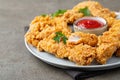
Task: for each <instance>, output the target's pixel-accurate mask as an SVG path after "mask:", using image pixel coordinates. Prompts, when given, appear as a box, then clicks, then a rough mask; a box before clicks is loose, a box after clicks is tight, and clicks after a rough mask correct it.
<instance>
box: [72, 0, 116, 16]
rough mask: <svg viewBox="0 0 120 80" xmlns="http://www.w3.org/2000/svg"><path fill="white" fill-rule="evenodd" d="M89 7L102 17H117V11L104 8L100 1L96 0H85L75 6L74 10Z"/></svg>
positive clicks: (92, 11) (94, 13) (93, 13)
mask: <svg viewBox="0 0 120 80" xmlns="http://www.w3.org/2000/svg"><path fill="white" fill-rule="evenodd" d="M85 7H88V8H89V10H90V12H91V13H92V15H93V16H100V17H105V16H107V17H116V15H115V13H114V12H112V11H110V10H109V9H107V8H104V7H103V6H102V5H101V4H100V3H98V2H96V1H83V2H81V3H79V4H78V5H76V6H75V7H73V10H75V11H79V10H80V9H81V8H85Z"/></svg>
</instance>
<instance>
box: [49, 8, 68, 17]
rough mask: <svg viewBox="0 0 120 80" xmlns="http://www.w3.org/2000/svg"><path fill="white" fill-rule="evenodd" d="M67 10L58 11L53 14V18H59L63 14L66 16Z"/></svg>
mask: <svg viewBox="0 0 120 80" xmlns="http://www.w3.org/2000/svg"><path fill="white" fill-rule="evenodd" d="M66 11H67V10H61V9H60V10H58V11H56V12H55V13H53V14H52V15H51V16H52V17H57V16H60V15H62V14H64V13H65V12H66Z"/></svg>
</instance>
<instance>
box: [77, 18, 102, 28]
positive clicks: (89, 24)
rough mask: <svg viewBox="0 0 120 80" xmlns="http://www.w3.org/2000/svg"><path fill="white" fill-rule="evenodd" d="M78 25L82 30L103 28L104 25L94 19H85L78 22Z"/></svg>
mask: <svg viewBox="0 0 120 80" xmlns="http://www.w3.org/2000/svg"><path fill="white" fill-rule="evenodd" d="M76 25H77V26H78V27H81V28H86V29H94V28H100V27H103V25H104V23H102V22H100V21H98V20H94V19H83V20H80V21H78V22H77V23H76Z"/></svg>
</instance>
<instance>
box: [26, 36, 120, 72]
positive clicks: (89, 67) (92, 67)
mask: <svg viewBox="0 0 120 80" xmlns="http://www.w3.org/2000/svg"><path fill="white" fill-rule="evenodd" d="M24 42H25V46H26V48H27V49H28V51H29V52H30V53H32V55H34V56H35V57H37V58H39V59H40V60H41V61H43V62H45V63H48V64H50V65H52V66H55V67H59V68H63V69H83V70H84V69H85V70H92V71H93V70H94V71H95V70H107V69H112V68H117V67H120V62H116V63H112V64H104V65H87V66H72V65H66V64H60V63H59V64H56V63H54V62H51V61H48V60H46V59H44V58H42V57H40V56H39V55H37V54H38V53H36V52H34V51H33V50H32V49H31V47H30V46H32V45H30V44H28V43H27V42H26V39H25V38H24ZM32 47H33V46H32ZM33 48H34V47H33ZM36 51H37V49H36ZM39 53H41V52H39ZM43 53H44V52H43ZM58 59H60V58H58Z"/></svg>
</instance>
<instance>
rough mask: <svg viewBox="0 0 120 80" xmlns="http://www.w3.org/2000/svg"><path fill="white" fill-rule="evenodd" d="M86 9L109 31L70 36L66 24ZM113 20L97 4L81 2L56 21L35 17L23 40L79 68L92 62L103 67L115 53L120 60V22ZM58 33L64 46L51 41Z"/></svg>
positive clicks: (111, 12)
mask: <svg viewBox="0 0 120 80" xmlns="http://www.w3.org/2000/svg"><path fill="white" fill-rule="evenodd" d="M86 6H87V7H88V8H89V10H90V12H91V14H92V15H93V16H100V17H103V18H105V19H106V21H107V24H108V26H109V29H108V31H106V32H104V33H103V35H101V36H96V35H95V34H89V33H83V32H75V33H72V30H71V28H70V27H69V26H68V24H72V23H73V22H74V21H75V20H77V19H78V18H81V17H83V16H84V15H83V13H79V9H80V8H85V7H86ZM115 17H116V15H115V13H114V12H113V11H110V10H109V9H107V8H104V7H103V6H102V5H101V4H99V3H98V2H96V1H84V2H81V3H79V4H78V5H76V6H75V7H74V8H73V9H71V10H67V12H65V13H64V14H63V15H61V16H59V17H54V18H52V17H51V16H49V15H47V16H45V17H43V16H37V17H35V18H34V20H33V21H32V22H31V23H30V28H29V31H28V32H27V33H26V34H25V39H26V41H27V43H29V44H31V45H33V46H35V47H36V48H37V49H38V50H39V51H46V52H48V53H51V54H53V55H55V56H56V57H59V58H68V59H69V60H71V61H73V62H75V63H76V64H79V65H89V64H91V63H92V61H93V60H94V59H96V60H97V62H98V63H100V64H105V63H106V62H107V60H108V59H110V58H111V57H112V55H113V54H114V53H115V52H116V53H115V54H116V56H120V20H116V19H115ZM58 31H61V32H62V33H63V34H64V35H65V36H66V37H67V38H68V40H67V44H64V43H63V42H62V41H60V43H57V42H55V40H53V38H54V37H55V35H56V34H55V33H56V32H58ZM71 36H72V38H73V37H74V36H75V37H77V39H78V40H77V41H76V42H75V41H71V40H70V39H71Z"/></svg>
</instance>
